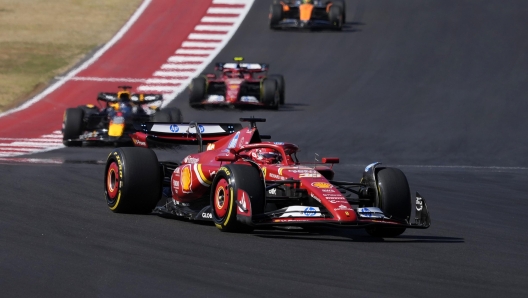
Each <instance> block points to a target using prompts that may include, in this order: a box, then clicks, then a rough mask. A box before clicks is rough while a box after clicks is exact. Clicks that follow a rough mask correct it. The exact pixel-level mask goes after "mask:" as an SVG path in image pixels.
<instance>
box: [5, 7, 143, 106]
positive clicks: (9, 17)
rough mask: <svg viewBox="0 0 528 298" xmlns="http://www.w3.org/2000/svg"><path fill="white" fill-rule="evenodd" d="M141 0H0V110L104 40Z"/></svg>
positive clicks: (35, 90)
mask: <svg viewBox="0 0 528 298" xmlns="http://www.w3.org/2000/svg"><path fill="white" fill-rule="evenodd" d="M141 2H142V0H89V1H81V0H53V1H50V0H0V111H5V110H6V109H9V108H12V107H15V106H17V105H20V104H21V103H23V102H24V101H25V100H27V99H29V98H30V97H32V96H34V95H35V94H36V93H38V92H40V91H41V90H42V89H43V88H44V87H45V86H46V85H47V84H49V82H50V81H51V80H52V79H53V78H54V77H55V76H57V75H60V74H63V73H65V72H66V71H67V70H68V69H70V68H71V67H73V66H74V65H75V64H76V63H77V62H79V61H80V60H81V59H82V58H83V57H84V56H85V55H86V54H87V53H89V52H90V51H91V50H93V49H94V48H95V47H97V46H100V45H102V44H104V43H105V42H107V41H108V40H110V38H112V36H113V35H114V34H115V33H116V32H117V31H118V30H119V28H121V26H123V24H124V23H125V22H126V21H127V20H128V18H129V17H130V16H131V15H132V13H133V12H134V11H135V10H136V9H137V7H138V6H139V4H140V3H141Z"/></svg>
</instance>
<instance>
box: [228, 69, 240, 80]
mask: <svg viewBox="0 0 528 298" xmlns="http://www.w3.org/2000/svg"><path fill="white" fill-rule="evenodd" d="M228 76H229V77H230V78H242V77H243V75H242V73H241V72H240V71H239V70H237V69H234V70H232V71H231V72H229V75H228Z"/></svg>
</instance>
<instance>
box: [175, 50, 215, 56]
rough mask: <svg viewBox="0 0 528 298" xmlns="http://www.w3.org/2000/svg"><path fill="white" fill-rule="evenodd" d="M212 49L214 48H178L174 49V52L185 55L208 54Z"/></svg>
mask: <svg viewBox="0 0 528 298" xmlns="http://www.w3.org/2000/svg"><path fill="white" fill-rule="evenodd" d="M213 51H214V49H208V50H204V49H201V50H194V49H193V50H189V49H178V50H176V54H187V55H209V54H211V53H212V52H213Z"/></svg>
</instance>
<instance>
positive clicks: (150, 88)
mask: <svg viewBox="0 0 528 298" xmlns="http://www.w3.org/2000/svg"><path fill="white" fill-rule="evenodd" d="M137 89H138V90H139V91H158V92H172V91H173V90H174V86H152V85H149V86H139V87H138V88H137Z"/></svg>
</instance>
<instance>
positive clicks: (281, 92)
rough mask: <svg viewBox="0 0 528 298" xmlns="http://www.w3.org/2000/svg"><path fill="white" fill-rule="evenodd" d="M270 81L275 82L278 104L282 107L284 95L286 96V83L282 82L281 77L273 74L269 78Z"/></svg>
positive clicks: (282, 78)
mask: <svg viewBox="0 0 528 298" xmlns="http://www.w3.org/2000/svg"><path fill="white" fill-rule="evenodd" d="M269 78H270V79H274V80H275V81H276V82H277V89H279V96H280V100H279V104H280V105H283V104H284V102H285V100H286V99H285V94H286V82H285V81H284V77H283V76H282V75H278V74H274V75H270V76H269Z"/></svg>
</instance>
